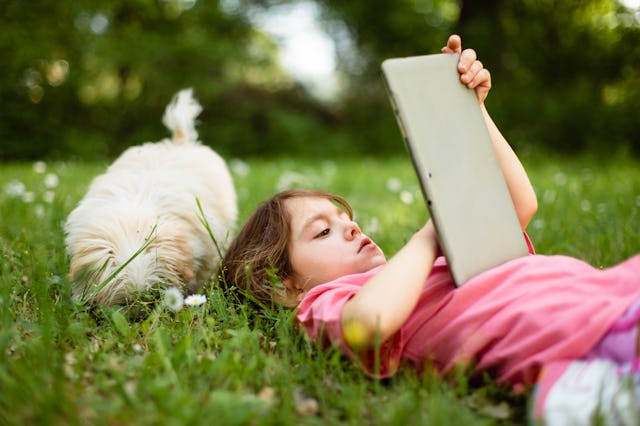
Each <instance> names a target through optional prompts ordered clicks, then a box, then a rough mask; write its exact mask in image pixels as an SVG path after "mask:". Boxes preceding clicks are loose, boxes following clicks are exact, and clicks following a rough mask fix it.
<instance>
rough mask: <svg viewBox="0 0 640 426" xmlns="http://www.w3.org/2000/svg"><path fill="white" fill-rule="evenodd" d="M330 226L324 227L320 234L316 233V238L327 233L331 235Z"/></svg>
mask: <svg viewBox="0 0 640 426" xmlns="http://www.w3.org/2000/svg"><path fill="white" fill-rule="evenodd" d="M329 232H330V230H329V228H326V229H323V230H322V231H321V232H320V233H318V235H316V238H320V237H324V236H326V235H329Z"/></svg>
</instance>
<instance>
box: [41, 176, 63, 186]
mask: <svg viewBox="0 0 640 426" xmlns="http://www.w3.org/2000/svg"><path fill="white" fill-rule="evenodd" d="M58 183H60V179H58V175H56V174H55V173H49V174H48V175H46V176H45V178H44V186H45V187H47V188H49V189H52V188H55V187H56V186H58Z"/></svg>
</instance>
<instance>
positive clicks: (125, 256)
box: [65, 89, 237, 305]
mask: <svg viewBox="0 0 640 426" xmlns="http://www.w3.org/2000/svg"><path fill="white" fill-rule="evenodd" d="M201 110H202V108H201V106H200V104H198V102H197V101H195V100H194V99H193V97H192V91H191V89H185V90H182V91H180V92H179V93H178V94H177V95H176V96H175V97H174V98H173V100H172V101H171V103H170V104H169V105H168V106H167V109H166V110H165V113H164V117H163V119H162V121H163V123H164V124H165V125H166V126H167V127H168V128H169V130H171V132H172V133H173V134H172V139H164V140H162V141H160V142H157V143H145V144H144V145H141V146H136V147H132V148H129V149H127V150H126V151H125V152H124V153H123V154H122V155H121V156H120V157H119V158H118V159H117V160H116V161H115V162H114V163H113V164H112V165H111V166H110V167H109V168H108V170H107V172H106V173H104V174H103V175H100V176H98V177H96V178H95V179H94V180H93V182H92V183H91V186H90V187H89V191H88V192H87V194H86V195H85V197H84V199H82V201H81V202H80V204H79V205H78V206H77V207H76V208H75V209H74V210H73V211H72V212H71V214H70V215H69V217H68V219H67V222H66V225H65V233H66V238H65V242H66V246H67V252H68V254H69V257H70V272H69V275H70V278H71V280H72V282H73V287H74V288H73V293H74V296H75V297H76V298H79V299H81V300H83V301H86V302H90V303H92V304H96V305H104V304H107V305H113V304H120V303H124V302H127V301H128V300H130V298H131V295H132V294H133V293H135V292H144V291H146V290H149V289H150V288H152V287H154V286H156V285H168V286H174V287H178V288H180V289H182V290H183V291H184V292H186V293H190V292H193V291H195V290H197V289H198V288H200V287H202V286H203V285H205V284H207V283H208V282H209V280H210V279H211V275H212V272H213V270H214V269H215V268H216V267H217V264H218V261H219V259H220V255H221V253H220V252H219V251H220V250H223V249H224V247H225V244H226V240H227V238H228V237H229V236H230V234H231V233H232V231H233V227H234V226H235V221H236V217H237V201H236V193H235V189H234V186H233V181H232V178H231V175H230V174H229V171H228V169H227V166H226V164H225V162H224V160H223V159H222V158H221V157H220V156H219V155H218V154H216V153H215V152H214V151H213V150H211V149H210V148H208V147H206V146H203V145H201V144H200V143H199V142H198V133H197V132H196V130H195V119H196V117H197V116H198V114H199V113H200V111H201ZM197 200H198V201H199V203H200V205H201V209H202V212H203V213H204V217H202V215H201V214H200V207H198V202H197ZM203 219H204V220H203ZM203 222H204V223H207V224H208V227H209V229H210V230H211V231H212V234H213V236H214V238H212V237H211V235H210V234H209V230H208V229H207V227H205V225H204V224H203ZM214 240H215V241H214ZM216 244H217V245H218V246H219V247H216Z"/></svg>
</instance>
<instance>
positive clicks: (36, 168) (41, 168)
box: [33, 161, 47, 174]
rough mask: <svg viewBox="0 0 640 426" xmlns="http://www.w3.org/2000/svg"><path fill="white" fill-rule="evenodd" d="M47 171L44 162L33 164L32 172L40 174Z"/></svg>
mask: <svg viewBox="0 0 640 426" xmlns="http://www.w3.org/2000/svg"><path fill="white" fill-rule="evenodd" d="M46 170H47V164H46V163H45V162H44V161H36V162H35V163H33V171H34V172H36V173H38V174H42V173H44V172H45V171H46Z"/></svg>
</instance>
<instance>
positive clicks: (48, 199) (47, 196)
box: [42, 191, 56, 204]
mask: <svg viewBox="0 0 640 426" xmlns="http://www.w3.org/2000/svg"><path fill="white" fill-rule="evenodd" d="M55 197H56V193H55V192H53V191H45V192H44V194H42V200H43V201H44V202H45V203H49V204H51V203H53V199H54V198H55Z"/></svg>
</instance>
